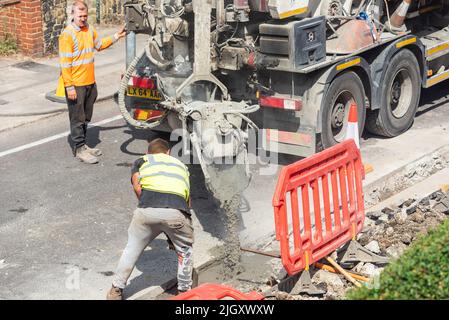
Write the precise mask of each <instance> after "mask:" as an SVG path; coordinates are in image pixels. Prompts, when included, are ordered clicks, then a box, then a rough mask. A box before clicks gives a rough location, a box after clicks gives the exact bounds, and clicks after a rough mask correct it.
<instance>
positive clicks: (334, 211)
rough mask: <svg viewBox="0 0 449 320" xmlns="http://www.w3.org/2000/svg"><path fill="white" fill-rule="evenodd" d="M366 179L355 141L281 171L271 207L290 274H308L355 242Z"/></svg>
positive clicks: (344, 143)
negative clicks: (308, 271) (335, 253)
mask: <svg viewBox="0 0 449 320" xmlns="http://www.w3.org/2000/svg"><path fill="white" fill-rule="evenodd" d="M364 178H365V177H364V169H363V165H362V161H361V156H360V150H359V149H358V148H357V146H356V145H355V143H354V140H347V141H345V142H343V143H340V144H338V145H336V146H334V147H332V148H330V149H327V150H324V151H323V152H321V153H318V154H315V155H313V156H311V157H309V158H306V159H304V160H302V161H299V162H297V163H294V164H292V165H289V166H286V167H284V168H283V169H282V171H281V173H280V176H279V179H278V183H277V186H276V191H275V194H274V197H273V207H274V218H275V225H276V239H277V240H278V241H280V245H281V257H282V263H283V265H284V267H285V269H286V271H287V272H288V274H289V275H294V274H296V273H298V272H300V271H302V270H304V269H305V270H308V268H309V266H310V265H311V264H313V263H315V262H317V261H318V260H320V259H322V258H324V257H326V256H328V255H329V254H331V253H332V252H333V251H335V250H336V249H337V248H339V247H341V246H342V245H343V244H345V243H346V242H348V241H349V240H351V239H353V240H355V237H356V235H357V234H358V233H359V232H360V231H361V230H362V228H363V222H364V219H365V213H364V199H363V190H362V180H363V179H364ZM289 221H290V222H289ZM291 240H293V241H291Z"/></svg>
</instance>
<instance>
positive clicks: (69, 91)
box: [67, 89, 77, 101]
mask: <svg viewBox="0 0 449 320" xmlns="http://www.w3.org/2000/svg"><path fill="white" fill-rule="evenodd" d="M67 98H69V100H73V101H76V99H77V95H76V90H75V89H67Z"/></svg>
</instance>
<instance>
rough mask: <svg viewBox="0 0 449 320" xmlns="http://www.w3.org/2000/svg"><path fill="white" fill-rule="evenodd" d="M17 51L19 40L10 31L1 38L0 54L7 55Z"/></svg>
mask: <svg viewBox="0 0 449 320" xmlns="http://www.w3.org/2000/svg"><path fill="white" fill-rule="evenodd" d="M14 53H17V41H16V39H15V38H14V37H13V36H12V35H11V34H9V33H7V34H6V35H5V36H4V37H3V39H0V56H7V55H10V54H14Z"/></svg>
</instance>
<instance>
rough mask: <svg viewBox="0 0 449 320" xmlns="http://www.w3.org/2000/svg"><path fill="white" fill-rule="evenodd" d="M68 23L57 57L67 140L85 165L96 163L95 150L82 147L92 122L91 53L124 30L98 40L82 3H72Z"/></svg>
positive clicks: (85, 146) (60, 40)
mask: <svg viewBox="0 0 449 320" xmlns="http://www.w3.org/2000/svg"><path fill="white" fill-rule="evenodd" d="M72 15H73V20H72V23H71V24H69V25H68V26H67V27H66V28H65V29H64V31H63V32H62V33H61V35H60V37H59V58H60V64H61V74H62V78H63V80H64V87H65V95H66V99H67V104H68V108H69V118H70V138H71V140H72V143H73V154H74V156H75V157H76V158H78V159H80V160H81V161H83V162H85V163H90V164H94V163H98V158H97V157H98V156H100V155H101V154H102V153H101V151H100V150H99V149H92V148H89V147H88V146H87V145H86V132H87V124H88V123H89V122H90V121H91V119H92V113H93V107H94V103H95V100H96V99H97V95H98V93H97V86H96V84H95V73H94V54H95V52H94V51H95V50H97V51H101V50H104V49H106V48H108V47H110V46H111V45H112V44H113V43H115V42H117V41H118V40H119V39H120V38H123V37H124V36H125V35H126V32H125V28H124V27H123V28H122V29H121V30H120V31H118V32H117V33H115V34H114V35H113V36H110V37H106V38H103V39H99V38H98V34H97V31H96V30H95V29H94V27H93V26H91V25H89V24H88V23H87V16H88V8H87V5H86V3H85V2H84V1H75V2H74V3H73V4H72Z"/></svg>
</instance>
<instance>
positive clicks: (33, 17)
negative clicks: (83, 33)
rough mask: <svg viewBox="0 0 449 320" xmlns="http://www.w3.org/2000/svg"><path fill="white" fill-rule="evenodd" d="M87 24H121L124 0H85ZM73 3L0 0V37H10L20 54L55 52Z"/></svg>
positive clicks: (62, 0) (53, 0)
mask: <svg viewBox="0 0 449 320" xmlns="http://www.w3.org/2000/svg"><path fill="white" fill-rule="evenodd" d="M85 1H86V2H87V4H88V6H89V22H90V23H93V24H95V23H101V24H122V23H123V22H124V16H123V2H124V0H85ZM72 2H73V0H0V38H3V37H4V36H5V34H7V33H8V34H11V35H13V36H14V37H15V38H16V40H17V43H18V45H19V49H20V51H21V53H23V54H25V55H29V56H42V55H44V54H51V53H56V52H57V50H58V37H59V35H60V33H61V31H62V30H63V28H64V27H65V24H66V22H67V21H68V20H69V19H70V10H71V5H72Z"/></svg>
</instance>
